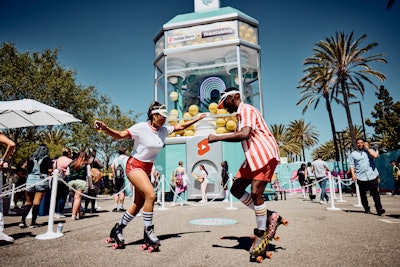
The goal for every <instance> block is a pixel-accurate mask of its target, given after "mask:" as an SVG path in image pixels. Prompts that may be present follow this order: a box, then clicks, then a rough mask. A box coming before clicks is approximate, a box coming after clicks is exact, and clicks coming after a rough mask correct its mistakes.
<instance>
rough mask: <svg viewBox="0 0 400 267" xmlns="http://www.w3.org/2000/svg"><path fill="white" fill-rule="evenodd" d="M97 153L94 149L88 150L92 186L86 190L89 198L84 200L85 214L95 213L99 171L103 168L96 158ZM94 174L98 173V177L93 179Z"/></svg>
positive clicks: (100, 176)
mask: <svg viewBox="0 0 400 267" xmlns="http://www.w3.org/2000/svg"><path fill="white" fill-rule="evenodd" d="M96 155H97V152H96V149H94V148H90V149H89V161H88V163H89V165H90V169H91V172H92V185H91V186H88V189H87V194H88V196H90V197H91V198H88V197H87V198H86V199H85V213H88V212H89V213H95V212H96V196H97V194H98V193H99V185H100V183H101V178H102V175H101V169H103V168H104V165H103V163H101V161H100V160H99V159H98V158H97V157H96ZM95 173H98V176H99V177H97V175H96V177H95ZM89 203H90V205H91V209H90V210H89V209H88V207H89Z"/></svg>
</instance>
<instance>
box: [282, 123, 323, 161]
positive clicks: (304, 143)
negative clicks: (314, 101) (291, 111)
mask: <svg viewBox="0 0 400 267" xmlns="http://www.w3.org/2000/svg"><path fill="white" fill-rule="evenodd" d="M288 131H289V133H288V138H289V139H290V140H292V141H293V142H295V143H297V144H298V145H299V146H300V147H301V150H302V152H303V160H304V161H305V160H306V156H305V152H304V151H305V149H307V148H310V147H312V146H314V145H316V144H317V143H318V137H319V132H318V131H317V130H316V129H315V127H314V126H313V125H311V124H310V123H307V124H306V123H305V122H304V120H303V119H301V120H295V121H291V122H290V123H289V127H288Z"/></svg>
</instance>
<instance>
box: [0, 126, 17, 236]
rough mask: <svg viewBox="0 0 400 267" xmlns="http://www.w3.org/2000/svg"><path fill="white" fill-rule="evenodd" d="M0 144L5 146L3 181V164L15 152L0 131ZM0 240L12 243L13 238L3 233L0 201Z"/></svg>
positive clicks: (13, 146)
mask: <svg viewBox="0 0 400 267" xmlns="http://www.w3.org/2000/svg"><path fill="white" fill-rule="evenodd" d="M0 144H4V145H6V146H7V148H6V152H4V154H3V155H2V156H1V158H0V178H1V179H3V171H2V169H3V164H4V163H5V162H6V160H7V159H8V158H9V157H10V156H11V155H12V153H13V152H14V150H15V143H14V142H13V141H12V140H11V139H9V138H8V137H7V136H5V135H4V134H3V132H2V131H0ZM0 185H1V187H0V189H1V188H2V187H3V181H1V183H0ZM0 194H1V192H0ZM0 205H1V207H0V240H5V241H7V242H14V238H12V237H11V236H9V235H6V234H5V233H4V219H3V201H0Z"/></svg>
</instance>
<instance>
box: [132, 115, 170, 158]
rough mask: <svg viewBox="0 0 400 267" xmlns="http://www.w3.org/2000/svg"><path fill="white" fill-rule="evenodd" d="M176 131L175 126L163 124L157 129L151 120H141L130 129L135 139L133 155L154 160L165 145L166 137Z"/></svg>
mask: <svg viewBox="0 0 400 267" xmlns="http://www.w3.org/2000/svg"><path fill="white" fill-rule="evenodd" d="M173 131H174V126H162V127H160V128H158V130H156V129H155V128H154V127H152V126H151V125H150V123H149V122H139V123H137V124H135V125H133V126H132V127H130V128H129V129H128V132H129V134H130V135H131V138H132V139H134V140H135V143H134V145H133V149H132V152H131V156H132V157H134V158H136V159H138V160H140V161H143V162H154V161H155V160H156V158H157V155H158V153H159V152H160V150H161V149H162V148H163V147H164V145H165V139H166V138H167V136H168V135H169V134H171V133H172V132H173Z"/></svg>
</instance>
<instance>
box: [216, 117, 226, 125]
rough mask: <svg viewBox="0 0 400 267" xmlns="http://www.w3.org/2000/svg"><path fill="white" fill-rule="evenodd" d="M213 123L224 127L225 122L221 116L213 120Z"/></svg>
mask: <svg viewBox="0 0 400 267" xmlns="http://www.w3.org/2000/svg"><path fill="white" fill-rule="evenodd" d="M215 124H216V125H217V127H224V126H225V124H226V121H225V120H224V119H223V118H218V119H217V120H216V121H215Z"/></svg>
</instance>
